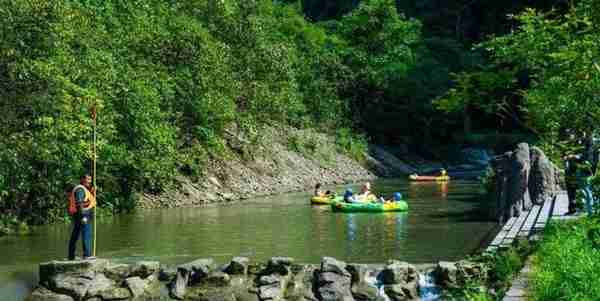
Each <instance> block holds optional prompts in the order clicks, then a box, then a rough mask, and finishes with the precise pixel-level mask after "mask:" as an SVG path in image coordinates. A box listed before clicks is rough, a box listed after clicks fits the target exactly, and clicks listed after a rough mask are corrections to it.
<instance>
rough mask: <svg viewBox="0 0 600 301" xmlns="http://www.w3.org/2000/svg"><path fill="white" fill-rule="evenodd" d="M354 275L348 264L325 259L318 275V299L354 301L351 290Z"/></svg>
mask: <svg viewBox="0 0 600 301" xmlns="http://www.w3.org/2000/svg"><path fill="white" fill-rule="evenodd" d="M351 283H352V275H351V274H350V273H349V272H348V271H347V270H346V263H345V262H342V261H338V260H336V259H335V258H331V257H324V258H323V259H322V260H321V268H320V270H319V271H318V274H317V281H316V284H317V287H318V288H317V290H316V291H317V298H318V299H319V300H322V301H341V300H354V298H353V297H352V292H351V290H350V288H351Z"/></svg>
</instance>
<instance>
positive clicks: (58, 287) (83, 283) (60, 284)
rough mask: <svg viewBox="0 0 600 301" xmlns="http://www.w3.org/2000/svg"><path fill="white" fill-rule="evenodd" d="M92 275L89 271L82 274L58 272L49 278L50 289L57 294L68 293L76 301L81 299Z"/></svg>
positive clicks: (92, 277) (90, 282)
mask: <svg viewBox="0 0 600 301" xmlns="http://www.w3.org/2000/svg"><path fill="white" fill-rule="evenodd" d="M94 276H95V274H94V273H91V272H90V273H87V274H82V275H74V274H58V275H55V276H54V277H52V279H50V289H52V290H53V291H55V292H57V293H59V294H64V295H69V296H71V297H73V299H75V300H76V301H77V300H83V298H84V297H85V296H86V295H87V291H88V289H89V288H90V285H91V284H92V280H93V279H94Z"/></svg>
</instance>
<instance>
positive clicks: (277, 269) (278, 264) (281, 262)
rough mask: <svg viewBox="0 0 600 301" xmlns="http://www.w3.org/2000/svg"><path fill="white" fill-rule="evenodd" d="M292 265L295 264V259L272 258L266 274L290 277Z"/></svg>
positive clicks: (268, 263)
mask: <svg viewBox="0 0 600 301" xmlns="http://www.w3.org/2000/svg"><path fill="white" fill-rule="evenodd" d="M292 263H294V259H293V258H291V257H272V258H271V259H269V261H268V262H267V268H266V273H268V274H275V273H276V274H279V275H289V274H290V272H291V271H290V266H291V265H292Z"/></svg>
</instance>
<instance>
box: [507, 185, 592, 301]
mask: <svg viewBox="0 0 600 301" xmlns="http://www.w3.org/2000/svg"><path fill="white" fill-rule="evenodd" d="M538 207H539V206H538ZM568 208H569V199H568V198H567V194H566V192H565V191H560V192H558V194H557V195H556V197H555V198H554V199H553V200H548V201H546V202H544V205H543V206H541V208H532V210H531V211H533V210H536V209H537V210H538V211H539V213H538V215H537V218H536V219H535V221H534V222H533V223H534V224H533V226H531V228H530V231H529V234H528V235H529V236H531V235H534V234H538V233H541V232H542V231H543V230H544V227H545V226H546V224H547V223H548V221H549V220H550V219H552V220H565V219H575V218H579V217H582V216H584V214H576V215H565V214H566V213H567V211H568ZM532 219H533V217H532V216H531V213H530V217H528V218H527V221H526V222H525V224H524V226H523V228H522V229H521V232H519V235H521V234H522V233H525V232H527V229H528V227H530V225H531V220H532ZM531 273H532V271H531V258H529V259H528V260H527V261H526V262H525V266H524V267H523V269H522V270H521V271H520V272H519V275H518V276H517V278H515V279H514V280H513V281H512V283H511V286H510V289H509V290H508V292H506V295H505V296H504V298H503V299H502V301H526V300H527V299H528V290H529V278H530V277H531Z"/></svg>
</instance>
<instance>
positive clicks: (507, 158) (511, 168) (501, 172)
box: [492, 143, 532, 223]
mask: <svg viewBox="0 0 600 301" xmlns="http://www.w3.org/2000/svg"><path fill="white" fill-rule="evenodd" d="M492 165H493V167H494V171H495V175H496V210H495V211H496V212H495V213H494V214H495V215H496V217H497V218H498V221H499V222H500V223H504V222H505V221H506V220H508V219H509V218H511V217H513V216H519V215H521V212H522V211H523V210H529V209H531V206H532V202H531V197H530V195H529V173H530V170H531V162H530V155H529V145H528V144H527V143H519V144H518V145H517V148H516V149H515V150H514V151H512V152H506V153H505V154H503V155H501V156H497V157H495V158H494V160H493V161H492Z"/></svg>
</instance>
